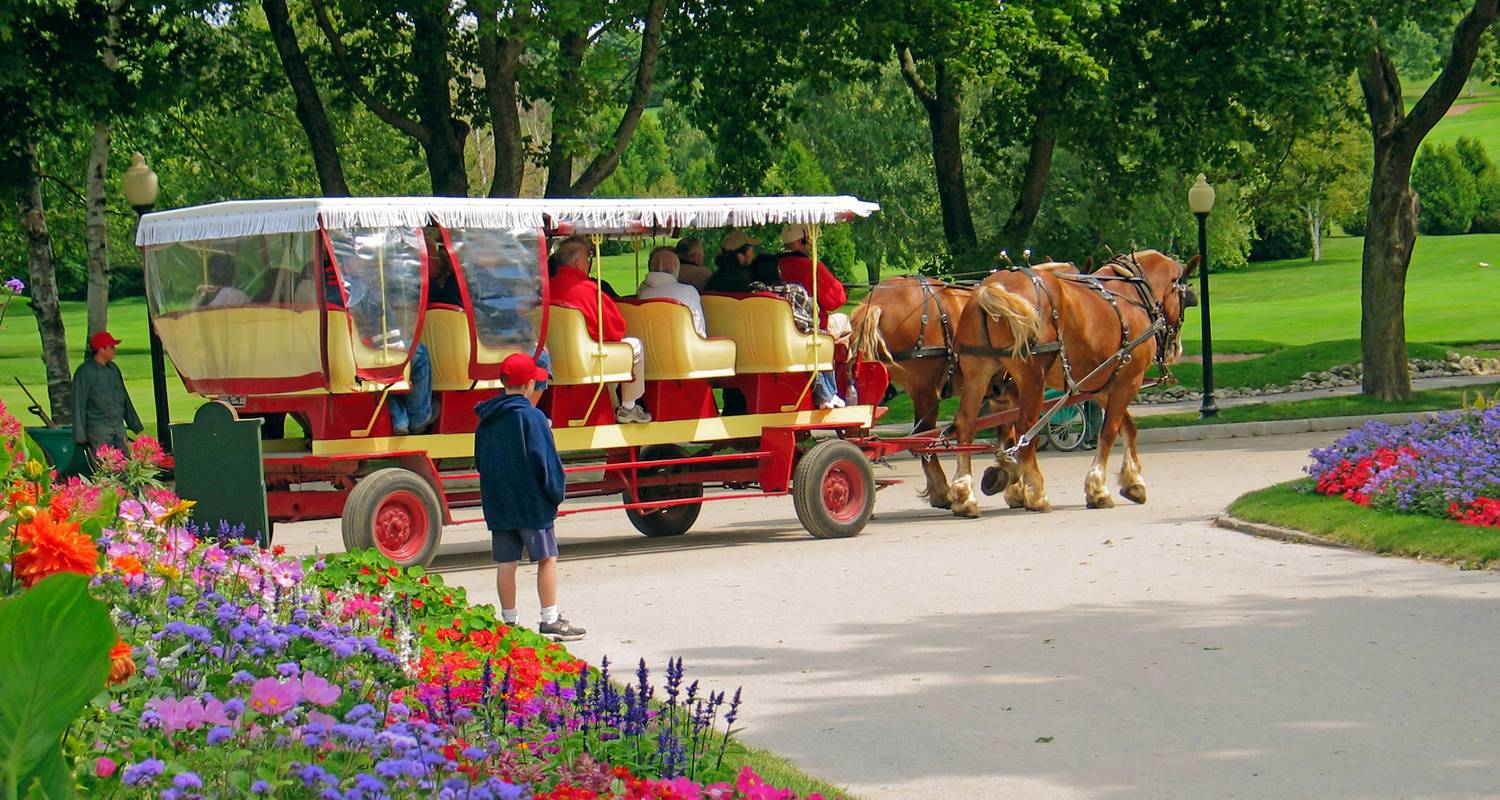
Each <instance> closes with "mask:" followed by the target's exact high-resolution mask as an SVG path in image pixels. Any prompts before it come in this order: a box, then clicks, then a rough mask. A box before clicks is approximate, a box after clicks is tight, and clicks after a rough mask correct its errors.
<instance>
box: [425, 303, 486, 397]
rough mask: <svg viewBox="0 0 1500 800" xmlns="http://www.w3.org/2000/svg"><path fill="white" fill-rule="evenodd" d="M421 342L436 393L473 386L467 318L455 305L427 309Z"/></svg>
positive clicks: (470, 344) (471, 351) (471, 350)
mask: <svg viewBox="0 0 1500 800" xmlns="http://www.w3.org/2000/svg"><path fill="white" fill-rule="evenodd" d="M422 343H423V344H425V345H427V359H428V361H429V362H431V364H432V389H433V391H435V392H445V391H452V390H464V389H468V388H469V387H470V386H472V385H474V377H473V376H472V375H470V374H469V361H470V356H472V355H473V352H474V351H473V345H472V343H471V342H470V340H469V315H468V314H466V313H464V310H463V309H461V308H458V307H456V306H446V305H432V306H428V308H427V314H426V316H425V317H423V319H422Z"/></svg>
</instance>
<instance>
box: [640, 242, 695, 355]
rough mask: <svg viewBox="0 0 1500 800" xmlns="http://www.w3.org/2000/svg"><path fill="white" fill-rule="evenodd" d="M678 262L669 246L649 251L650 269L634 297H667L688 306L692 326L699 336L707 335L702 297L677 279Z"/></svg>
mask: <svg viewBox="0 0 1500 800" xmlns="http://www.w3.org/2000/svg"><path fill="white" fill-rule="evenodd" d="M679 268H680V262H679V261H678V260H677V253H675V252H673V251H672V248H670V247H658V248H656V249H655V250H652V251H651V271H650V272H648V273H646V279H645V280H643V281H641V288H640V291H638V292H636V295H635V296H636V297H639V298H641V299H642V300H653V299H657V298H667V299H669V300H676V301H677V302H679V303H681V304H683V305H685V306H687V307H688V311H690V312H692V315H693V327H694V328H696V329H697V330H698V335H699V336H707V335H708V325H707V324H706V323H705V322H704V321H703V298H701V297H699V296H698V290H697V289H694V288H693V287H691V286H689V285H687V284H685V283H681V282H679V281H678V280H677V270H678V269H679Z"/></svg>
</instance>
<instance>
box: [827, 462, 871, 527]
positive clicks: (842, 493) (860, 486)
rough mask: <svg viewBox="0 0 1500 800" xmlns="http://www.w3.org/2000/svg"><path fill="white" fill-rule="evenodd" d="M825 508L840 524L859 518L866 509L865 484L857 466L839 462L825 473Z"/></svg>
mask: <svg viewBox="0 0 1500 800" xmlns="http://www.w3.org/2000/svg"><path fill="white" fill-rule="evenodd" d="M823 507H824V508H826V509H828V516H830V517H833V518H834V519H835V520H837V521H839V522H850V521H852V520H854V519H856V518H857V517H859V515H860V512H861V511H863V510H864V507H865V482H864V481H863V480H860V472H859V468H858V467H857V466H856V465H854V464H851V463H850V462H848V461H839V462H837V463H835V464H834V465H833V466H831V467H829V468H828V471H827V472H825V473H823Z"/></svg>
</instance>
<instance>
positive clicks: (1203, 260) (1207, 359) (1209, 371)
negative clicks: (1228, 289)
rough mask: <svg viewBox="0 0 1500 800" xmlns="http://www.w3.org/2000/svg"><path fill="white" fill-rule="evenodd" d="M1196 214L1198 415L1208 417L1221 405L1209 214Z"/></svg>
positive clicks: (1215, 413)
mask: <svg viewBox="0 0 1500 800" xmlns="http://www.w3.org/2000/svg"><path fill="white" fill-rule="evenodd" d="M1199 180H1200V181H1201V180H1202V178H1201V177H1200V178H1199ZM1194 216H1196V217H1198V286H1199V289H1200V291H1199V294H1202V295H1203V297H1202V299H1201V300H1199V302H1198V312H1199V315H1200V316H1201V318H1202V320H1203V406H1202V407H1201V408H1200V409H1199V410H1198V415H1199V417H1201V418H1204V419H1207V418H1208V417H1216V416H1218V415H1219V407H1218V406H1217V405H1215V404H1214V340H1213V330H1212V327H1213V326H1212V325H1211V324H1210V322H1209V318H1208V214H1207V212H1205V213H1202V214H1196V215H1194Z"/></svg>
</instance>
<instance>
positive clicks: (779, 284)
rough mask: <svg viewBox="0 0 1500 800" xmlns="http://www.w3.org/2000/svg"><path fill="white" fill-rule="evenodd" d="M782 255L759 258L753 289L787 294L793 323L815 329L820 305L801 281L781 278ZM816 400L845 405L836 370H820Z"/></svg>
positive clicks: (821, 404) (801, 328)
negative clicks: (790, 281)
mask: <svg viewBox="0 0 1500 800" xmlns="http://www.w3.org/2000/svg"><path fill="white" fill-rule="evenodd" d="M779 262H780V259H779V258H778V257H777V256H771V255H765V256H760V257H759V258H757V259H755V265H754V266H753V267H752V269H753V270H754V272H755V280H754V281H752V282H751V283H750V290H751V291H755V292H770V293H771V294H778V295H781V296H782V297H784V298H786V301H787V302H788V303H790V304H791V306H792V323H793V324H795V325H796V326H797V330H799V331H801V332H803V333H815V332H816V329H815V327H814V325H813V317H814V316H815V315H816V313H817V305H816V304H814V303H813V299H812V295H811V294H809V293H808V291H807V289H805V288H803V286H802V285H801V284H799V283H789V282H783V281H782V280H781V269H780V264H779ZM813 402H814V403H816V404H817V406H818V408H824V409H827V408H843V407H844V405H845V403H844V400H843V398H841V397H839V395H838V391H837V388H836V385H835V382H834V379H833V372H831V371H829V372H820V373H818V377H817V379H816V380H814V381H813Z"/></svg>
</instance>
